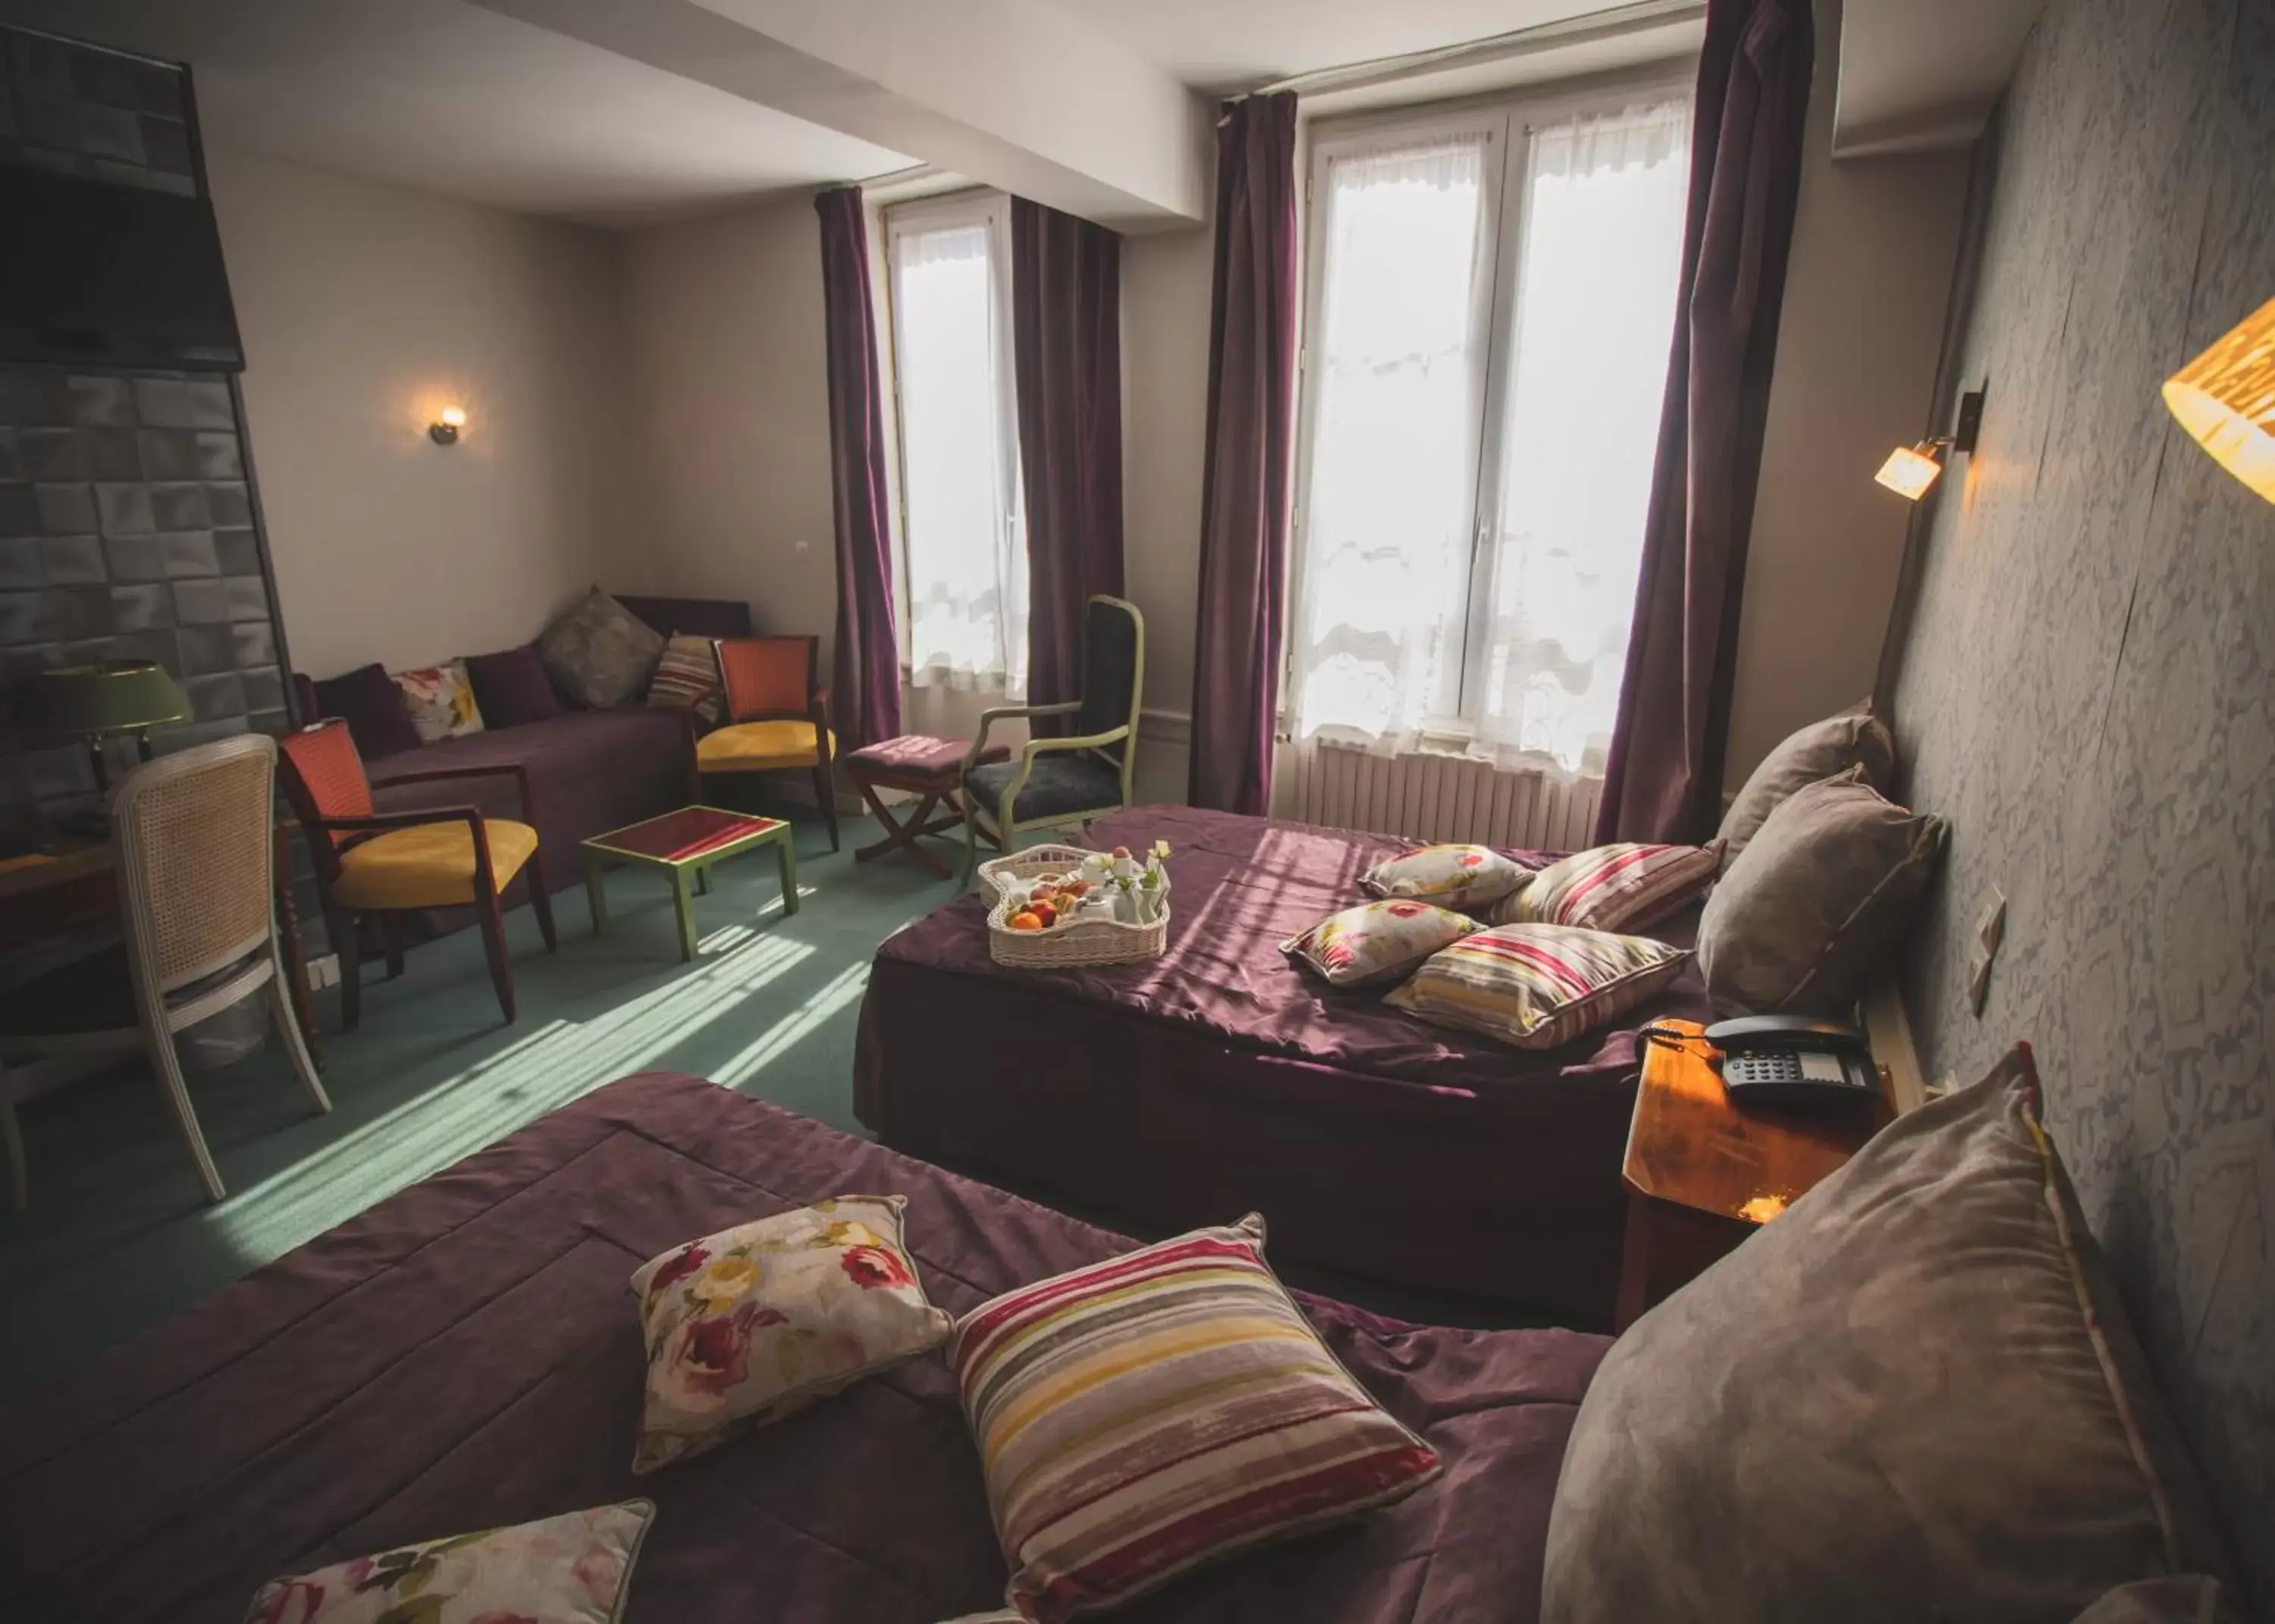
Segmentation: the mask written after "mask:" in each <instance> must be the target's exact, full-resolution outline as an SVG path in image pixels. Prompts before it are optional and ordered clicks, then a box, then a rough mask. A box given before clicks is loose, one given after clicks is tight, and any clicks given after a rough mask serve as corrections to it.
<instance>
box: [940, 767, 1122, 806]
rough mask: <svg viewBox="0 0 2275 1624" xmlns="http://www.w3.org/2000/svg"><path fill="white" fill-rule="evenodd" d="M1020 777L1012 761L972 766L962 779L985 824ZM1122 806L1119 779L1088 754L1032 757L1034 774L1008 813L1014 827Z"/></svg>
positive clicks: (1120, 780)
mask: <svg viewBox="0 0 2275 1624" xmlns="http://www.w3.org/2000/svg"><path fill="white" fill-rule="evenodd" d="M1018 775H1019V764H1018V763H1017V761H998V762H994V763H993V764H991V765H989V766H986V767H973V768H972V769H971V771H970V772H969V773H967V774H964V784H965V787H966V788H967V789H970V790H971V793H972V794H973V795H975V796H977V797H979V810H980V811H981V812H984V813H986V816H987V817H988V818H989V819H991V820H992V819H994V816H995V811H996V808H997V807H998V806H1000V805H1001V804H1002V800H1003V791H1004V790H1006V789H1009V788H1010V787H1011V781H1012V780H1013V779H1014V778H1016V777H1017V776H1018ZM1121 804H1122V774H1120V773H1119V772H1117V771H1115V769H1114V768H1113V767H1108V766H1107V765H1106V763H1104V762H1103V761H1100V759H1098V758H1097V757H1095V756H1093V755H1092V754H1091V753H1090V752H1088V751H1054V752H1049V753H1047V754H1044V755H1039V756H1037V757H1036V758H1035V770H1034V772H1033V773H1032V774H1030V775H1029V777H1028V779H1027V786H1026V788H1025V789H1022V790H1020V791H1019V803H1018V804H1017V805H1016V806H1014V807H1013V808H1012V809H1011V818H1012V820H1013V821H1014V822H1017V823H1024V822H1026V821H1027V820H1030V819H1033V818H1058V817H1072V816H1073V815H1075V814H1076V813H1078V812H1106V811H1108V810H1110V809H1112V808H1114V807H1116V806H1119V805H1121Z"/></svg>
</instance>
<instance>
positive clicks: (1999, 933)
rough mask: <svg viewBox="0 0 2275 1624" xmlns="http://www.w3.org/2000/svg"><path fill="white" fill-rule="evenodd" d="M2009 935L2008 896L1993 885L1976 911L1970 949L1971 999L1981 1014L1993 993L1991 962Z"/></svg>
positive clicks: (1968, 992) (1970, 1001)
mask: <svg viewBox="0 0 2275 1624" xmlns="http://www.w3.org/2000/svg"><path fill="white" fill-rule="evenodd" d="M2006 939H2007V898H2006V896H2005V895H2003V894H2002V893H2001V892H2000V891H1999V888H1998V887H1997V886H1992V888H1991V889H1990V892H1989V893H1988V894H1987V895H1985V896H1984V899H1983V906H1982V907H1981V908H1980V909H1979V910H1976V915H1975V944H1974V946H1972V947H1971V948H1969V949H1968V951H1967V1001H1968V1004H1969V1007H1970V1008H1973V1009H1974V1011H1975V1013H1976V1015H1977V1016H1980V1015H1981V1014H1982V1013H1983V1005H1984V1002H1985V1001H1987V1000H1988V999H1989V998H1990V996H1991V963H1992V960H1994V959H1996V958H1997V957H1998V956H1999V943H2000V942H2002V941H2004V940H2006Z"/></svg>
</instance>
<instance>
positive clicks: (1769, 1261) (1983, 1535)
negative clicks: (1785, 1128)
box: [1541, 1047, 2231, 1624]
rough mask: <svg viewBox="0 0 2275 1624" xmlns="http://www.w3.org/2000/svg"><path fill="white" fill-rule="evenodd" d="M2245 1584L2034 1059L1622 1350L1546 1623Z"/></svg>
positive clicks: (2024, 1054) (1577, 1426) (1854, 1166)
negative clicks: (2045, 1100) (2060, 1150)
mask: <svg viewBox="0 0 2275 1624" xmlns="http://www.w3.org/2000/svg"><path fill="white" fill-rule="evenodd" d="M2230 1571H2231V1570H2230V1566H2229V1562H2228V1559H2227V1556H2226V1551H2225V1548H2224V1542H2223V1541H2222V1539H2221V1537H2220V1536H2219V1533H2218V1529H2217V1526H2216V1525H2215V1523H2214V1522H2213V1520H2212V1517H2211V1511H2210V1509H2209V1507H2208V1505H2207V1503H2206V1501H2205V1499H2204V1497H2203V1490H2202V1487H2201V1484H2199V1482H2198V1480H2197V1478H2196V1472H2195V1469H2194V1468H2193V1466H2192V1465H2191V1463H2190V1462H2189V1461H2188V1457H2187V1454H2186V1453H2185V1452H2184V1450H2183V1449H2182V1448H2181V1444H2180V1441H2179V1436H2178V1434H2177V1432H2176V1431H2174V1429H2173V1424H2172V1423H2171V1422H2170V1420H2169V1418H2168V1417H2167V1416H2166V1415H2165V1410H2164V1407H2163V1405H2162V1403H2161V1402H2160V1401H2159V1398H2158V1394H2157V1391H2156V1388H2155V1386H2154V1384H2153V1382H2152V1380H2151V1379H2150V1372H2149V1365H2148V1361H2147V1358H2146V1356H2145V1355H2144V1354H2143V1351H2142V1349H2141V1348H2140V1346H2139V1344H2138V1343H2137V1342H2135V1340H2134V1337H2133V1334H2132V1332H2131V1330H2130V1328H2129V1327H2128V1325H2127V1323H2126V1318H2125V1313H2124V1310H2123V1307H2122V1305H2121V1304H2120V1302H2119V1301H2118V1298H2117V1294H2116V1292H2115V1291H2114V1290H2113V1282H2112V1280H2111V1278H2110V1275H2109V1273H2108V1267H2107V1265H2106V1262H2105V1260H2104V1259H2103V1258H2102V1256H2101V1253H2100V1250H2099V1249H2098V1248H2097V1246H2096V1245H2095V1244H2094V1240H2093V1236H2092V1235H2091V1233H2090V1231H2089V1230H2088V1229H2087V1227H2086V1226H2085V1221H2084V1216H2083V1214H2082V1212H2080V1210H2079V1208H2078V1205H2077V1200H2076V1197H2075V1195H2074V1194H2073V1193H2072V1191H2071V1190H2070V1186H2069V1181H2068V1179H2067V1177H2066V1176H2065V1175H2064V1173H2063V1170H2062V1167H2061V1162H2060V1158H2059V1157H2058V1156H2057V1155H2056V1154H2055V1152H2054V1148H2053V1144H2052V1140H2051V1139H2049V1138H2048V1137H2047V1135H2046V1131H2045V1129H2044V1126H2043V1125H2042V1123H2041V1122H2040V1121H2039V1114H2038V1096H2037V1077H2036V1076H2035V1075H2034V1074H2033V1072H2032V1069H2031V1063H2030V1056H2029V1050H2028V1049H2027V1048H2026V1047H2018V1048H2017V1049H2016V1050H2015V1051H2014V1053H2012V1054H2009V1055H2007V1057H2006V1059H2004V1060H2003V1061H2000V1062H1999V1065H1998V1066H1997V1067H1995V1068H1994V1069H1992V1072H1991V1074H1990V1075H1989V1076H1986V1077H1984V1079H1983V1081H1981V1082H1980V1083H1977V1084H1975V1085H1974V1086H1973V1087H1971V1088H1968V1089H1965V1090H1962V1091H1960V1092H1957V1093H1954V1094H1951V1095H1948V1096H1946V1097H1945V1098H1943V1099H1938V1100H1934V1101H1931V1103H1929V1104H1928V1105H1925V1106H1924V1107H1920V1108H1919V1109H1917V1110H1916V1111H1913V1112H1911V1113H1910V1114H1908V1115H1905V1116H1903V1117H1900V1118H1899V1119H1897V1121H1896V1122H1894V1123H1893V1124H1892V1125H1891V1126H1889V1127H1887V1128H1886V1129H1882V1130H1881V1132H1880V1133H1879V1135H1878V1137H1876V1138H1874V1139H1873V1140H1872V1141H1871V1143H1870V1144H1867V1145H1865V1147H1864V1148H1863V1150H1861V1151H1859V1152H1857V1153H1856V1156H1854V1157H1853V1158H1851V1159H1850V1160H1849V1161H1848V1164H1847V1165H1846V1166H1845V1167H1841V1168H1840V1169H1839V1170H1838V1171H1837V1172H1835V1173H1833V1175H1831V1176H1829V1177H1827V1178H1826V1179H1825V1180H1824V1181H1823V1182H1820V1183H1819V1184H1818V1185H1817V1187H1816V1188H1815V1189H1813V1190H1810V1192H1809V1193H1808V1194H1806V1195H1804V1196H1803V1197H1800V1198H1799V1199H1797V1200H1796V1201H1795V1202H1794V1204H1793V1205H1791V1206H1790V1207H1788V1209H1787V1210H1786V1212H1784V1213H1783V1214H1782V1215H1781V1216H1780V1217H1778V1218H1776V1219H1773V1220H1771V1221H1770V1222H1769V1223H1767V1224H1765V1226H1763V1227H1762V1228H1761V1229H1760V1230H1759V1231H1758V1232H1757V1234H1756V1235H1754V1236H1753V1237H1752V1238H1751V1239H1750V1240H1748V1241H1747V1242H1746V1243H1745V1244H1743V1245H1742V1246H1741V1247H1739V1248H1738V1250H1736V1251H1735V1252H1732V1253H1731V1254H1730V1255H1729V1256H1728V1257H1727V1258H1723V1259H1722V1260H1721V1261H1720V1262H1719V1263H1717V1264H1715V1265H1713V1266H1712V1268H1710V1269H1708V1270H1707V1271H1706V1272H1705V1273H1704V1274H1701V1275H1700V1276H1698V1278H1697V1279H1696V1280H1693V1281H1691V1283H1690V1284H1689V1285H1688V1286H1686V1287H1684V1288H1682V1290H1680V1291H1678V1292H1676V1293H1675V1294H1674V1295H1673V1296H1671V1297H1669V1298H1667V1301H1666V1302H1664V1303H1660V1304H1659V1306H1658V1307H1657V1308H1655V1309H1653V1310H1652V1311H1651V1312H1650V1313H1648V1314H1646V1315H1644V1317H1643V1318H1642V1319H1640V1320H1638V1321H1637V1322H1636V1324H1635V1326H1633V1327H1632V1328H1631V1329H1629V1331H1628V1333H1626V1334H1625V1335H1623V1336H1621V1338H1620V1340H1619V1341H1617V1342H1615V1343H1614V1344H1613V1347H1612V1351H1611V1353H1610V1354H1609V1355H1608V1356H1606V1359H1605V1360H1604V1363H1603V1365H1602V1367H1601V1368H1600V1369H1599V1371H1598V1372H1597V1375H1596V1379H1595V1381H1594V1382H1593V1383H1592V1384H1591V1386H1590V1387H1589V1389H1588V1394H1587V1398H1586V1400H1585V1401H1583V1403H1582V1405H1581V1407H1580V1415H1579V1418H1578V1420H1577V1421H1576V1422H1575V1423H1574V1424H1573V1428H1572V1438H1571V1443H1570V1445H1569V1446H1568V1449H1567V1450H1566V1452H1565V1456H1564V1468H1563V1472H1562V1475H1561V1477H1560V1478H1559V1480H1558V1482H1557V1486H1556V1503H1555V1508H1554V1510H1553V1512H1552V1513H1551V1514H1550V1519H1549V1528H1548V1557H1547V1567H1546V1579H1545V1584H1544V1590H1543V1597H1542V1609H1541V1617H1542V1619H1543V1620H1545V1621H1546V1624H1631V1621H1632V1620H1653V1621H1654V1624H1720V1620H1735V1619H1743V1620H1750V1624H1804V1621H1806V1624H1816V1621H1817V1620H1830V1619H1838V1620H1843V1621H1844V1624H1900V1621H1901V1624H1912V1621H1913V1620H1927V1619H1952V1620H1958V1619H1965V1620H1972V1621H1973V1624H2039V1621H2041V1620H2048V1621H2052V1620H2060V1621H2063V1624H2067V1620H2073V1619H2075V1618H2076V1617H2077V1616H2078V1615H2079V1614H2080V1613H2082V1612H2084V1611H2085V1610H2086V1609H2087V1608H2088V1607H2089V1606H2091V1605H2095V1604H2096V1603H2097V1602H2098V1601H2100V1600H2101V1599H2102V1598H2103V1597H2104V1592H2105V1591H2107V1590H2111V1589H2113V1587H2116V1586H2120V1585H2124V1584H2128V1583H2130V1582H2133V1581H2135V1580H2139V1579H2147V1578H2156V1577H2160V1576H2163V1575H2168V1574H2187V1573H2202V1574H2207V1575H2212V1576H2214V1577H2224V1576H2226V1575H2228V1574H2229V1573H2230ZM2117 1616H2120V1617H2121V1616H2125V1615H2124V1614H2122V1613H2119V1614H2118V1615H2117Z"/></svg>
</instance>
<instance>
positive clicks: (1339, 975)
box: [1280, 900, 1481, 986]
mask: <svg viewBox="0 0 2275 1624" xmlns="http://www.w3.org/2000/svg"><path fill="white" fill-rule="evenodd" d="M1480 928H1481V927H1480V926H1479V925H1478V922H1477V921H1476V920H1475V919H1472V918H1470V917H1469V916H1468V915H1467V914H1461V913H1455V912H1453V911H1452V910H1449V909H1445V908H1440V907H1438V906H1436V905H1434V904H1433V903H1410V902H1405V901H1403V900H1401V901H1398V902H1385V903H1360V904H1359V905H1358V906H1357V907H1356V908H1346V909H1344V910H1342V912H1341V913H1338V914H1331V915H1330V916H1328V917H1327V918H1324V919H1322V920H1320V921H1319V923H1318V924H1317V925H1313V926H1312V927H1311V929H1310V930H1308V931H1305V932H1304V933H1302V934H1301V935H1298V936H1290V937H1289V938H1288V940H1285V941H1283V942H1281V944H1280V951H1281V952H1282V953H1284V954H1286V955H1287V956H1289V958H1291V959H1294V960H1295V961H1296V963H1299V964H1301V965H1303V966H1304V968H1306V969H1308V970H1310V971H1313V972H1314V973H1315V974H1317V975H1319V976H1320V977H1322V978H1325V979H1326V983H1327V985H1329V986H1369V985H1371V984H1372V983H1374V982H1377V981H1394V980H1396V979H1398V978H1400V977H1402V976H1403V975H1405V974H1406V973H1407V972H1408V971H1410V970H1412V969H1413V968H1414V967H1415V966H1416V965H1417V964H1419V963H1421V962H1422V961H1423V960H1424V959H1426V958H1428V957H1429V956H1431V955H1432V954H1433V953H1435V952H1437V951H1438V949H1439V948H1443V947H1446V946H1447V945H1449V944H1450V943H1453V942H1456V941H1459V940H1461V939H1462V938H1463V937H1464V936H1466V935H1468V934H1469V933H1470V932H1471V931H1474V930H1478V929H1480Z"/></svg>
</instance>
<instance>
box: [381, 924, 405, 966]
mask: <svg viewBox="0 0 2275 1624" xmlns="http://www.w3.org/2000/svg"><path fill="white" fill-rule="evenodd" d="M379 932H380V936H381V938H382V940H384V941H385V942H386V943H387V978H388V979H389V981H392V980H394V979H395V978H397V977H398V976H400V975H401V974H402V973H403V916H402V915H401V914H399V913H383V914H382V915H380V916H379Z"/></svg>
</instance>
